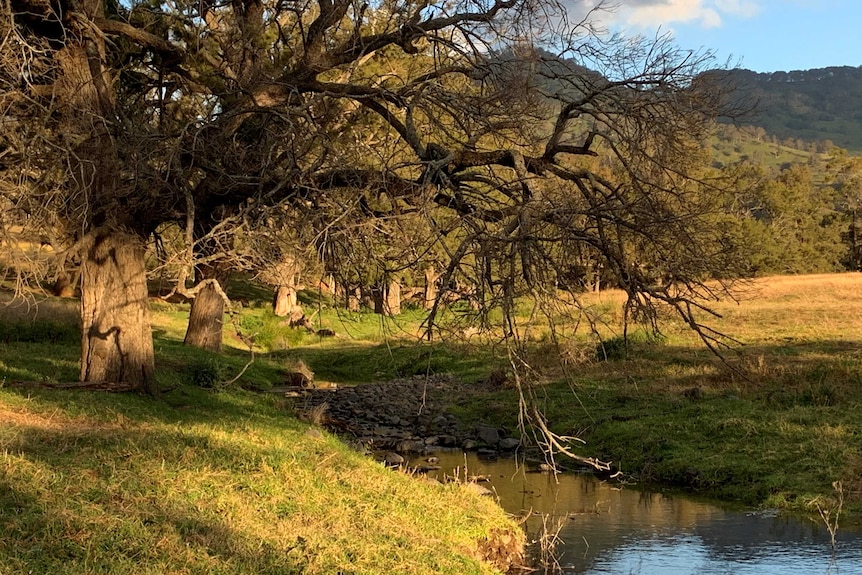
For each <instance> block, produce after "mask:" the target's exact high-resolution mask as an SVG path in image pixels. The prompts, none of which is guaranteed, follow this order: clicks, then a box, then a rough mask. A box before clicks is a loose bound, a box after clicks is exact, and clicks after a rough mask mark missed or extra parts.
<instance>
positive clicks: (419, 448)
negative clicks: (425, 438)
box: [395, 439, 425, 453]
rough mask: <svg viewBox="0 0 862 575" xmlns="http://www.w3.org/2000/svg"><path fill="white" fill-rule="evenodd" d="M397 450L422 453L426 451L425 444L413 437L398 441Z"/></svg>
mask: <svg viewBox="0 0 862 575" xmlns="http://www.w3.org/2000/svg"><path fill="white" fill-rule="evenodd" d="M395 451H397V452H398V453H422V452H424V451H425V444H424V443H421V442H419V441H413V440H412V439H405V440H404V441H399V442H398V444H397V445H396V446H395Z"/></svg>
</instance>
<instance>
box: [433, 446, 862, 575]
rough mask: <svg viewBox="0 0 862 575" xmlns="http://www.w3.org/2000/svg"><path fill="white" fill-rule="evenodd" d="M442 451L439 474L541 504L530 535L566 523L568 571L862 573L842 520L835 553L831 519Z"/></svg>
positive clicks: (534, 506)
mask: <svg viewBox="0 0 862 575" xmlns="http://www.w3.org/2000/svg"><path fill="white" fill-rule="evenodd" d="M436 455H437V457H439V458H440V462H439V465H440V470H439V471H436V472H430V474H431V475H432V476H433V474H434V473H436V474H437V476H438V478H440V479H443V478H444V476H450V477H452V476H454V475H458V476H460V477H462V478H463V477H464V476H465V475H467V476H484V477H487V478H488V479H489V481H488V482H487V483H482V485H483V486H485V487H487V488H488V489H491V490H492V491H494V492H495V493H496V495H497V497H498V498H499V501H500V504H501V505H502V506H503V508H504V509H506V511H508V512H510V513H513V514H518V515H523V514H524V513H525V512H527V511H532V515H531V517H530V518H529V519H528V520H527V522H526V524H525V527H526V530H527V534H528V536H529V537H531V538H533V539H535V538H536V537H538V535H539V534H541V533H542V531H543V527H546V528H547V531H549V532H555V531H556V530H557V528H558V527H559V534H558V536H559V539H560V540H561V542H560V543H559V544H558V545H557V546H556V549H555V556H556V557H557V558H558V561H559V564H560V567H561V569H562V570H561V572H562V573H565V574H578V575H581V574H584V575H586V574H589V575H593V574H599V573H613V574H621V575H653V574H656V575H658V574H661V575H677V574H680V575H681V574H707V575H719V574H720V575H731V574H732V575H749V574H751V575H754V574H757V575H785V574H792V575H808V574H827V573H828V574H834V575H862V531H859V530H856V531H853V530H848V529H846V528H844V527H842V526H840V522H839V529H838V532H837V535H836V546H835V552H834V553H833V551H832V548H831V545H830V535H829V532H828V530H827V529H826V527H825V525H824V524H823V523H822V522H821V523H818V522H815V521H813V520H806V519H798V518H794V517H788V516H785V515H780V514H777V513H774V512H764V511H752V510H746V509H743V508H738V507H736V508H735V507H731V506H725V505H721V504H717V503H715V502H710V501H705V500H701V499H696V498H693V497H690V496H686V495H684V494H678V493H668V492H651V491H647V490H641V489H637V488H633V487H625V488H620V487H619V486H616V485H613V484H610V483H606V482H603V481H600V480H598V479H597V478H595V477H594V476H592V475H590V474H579V473H565V474H560V475H558V476H557V477H556V478H555V477H554V476H553V475H551V474H547V473H530V472H525V470H524V466H523V465H519V464H517V463H516V461H515V460H513V459H500V460H497V461H484V460H480V459H479V458H478V457H477V456H476V455H475V454H472V453H468V454H464V453H462V452H443V453H438V454H436ZM465 469H466V473H465Z"/></svg>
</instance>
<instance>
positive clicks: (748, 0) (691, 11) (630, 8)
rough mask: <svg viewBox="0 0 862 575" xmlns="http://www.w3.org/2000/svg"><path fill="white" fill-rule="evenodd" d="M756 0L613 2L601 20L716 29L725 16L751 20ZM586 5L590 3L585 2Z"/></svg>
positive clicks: (756, 8)
mask: <svg viewBox="0 0 862 575" xmlns="http://www.w3.org/2000/svg"><path fill="white" fill-rule="evenodd" d="M759 2H760V0H616V2H614V3H615V4H616V7H617V8H616V9H615V10H613V12H611V13H610V14H607V15H606V17H605V18H603V19H604V20H606V22H607V24H610V25H612V26H613V25H623V26H626V27H632V28H641V29H655V28H657V27H659V26H661V27H662V28H665V29H672V28H673V25H674V24H689V25H691V24H693V25H696V26H700V27H701V28H716V27H719V26H721V25H722V24H723V19H724V17H726V16H733V17H737V18H751V17H753V16H755V15H756V14H757V13H758V12H759V11H760V6H759ZM585 4H586V5H587V6H589V5H590V4H593V2H590V1H589V0H587V2H585Z"/></svg>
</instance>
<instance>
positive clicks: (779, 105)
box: [728, 66, 862, 153]
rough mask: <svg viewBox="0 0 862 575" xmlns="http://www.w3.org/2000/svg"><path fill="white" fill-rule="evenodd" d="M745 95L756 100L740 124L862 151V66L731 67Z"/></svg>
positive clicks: (777, 134) (733, 75)
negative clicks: (778, 69) (785, 69)
mask: <svg viewBox="0 0 862 575" xmlns="http://www.w3.org/2000/svg"><path fill="white" fill-rule="evenodd" d="M728 78H729V81H731V82H735V83H736V84H737V85H738V86H739V88H740V90H741V92H742V94H744V96H745V97H753V98H755V99H756V100H757V101H758V109H757V111H756V113H754V114H752V115H751V116H750V117H748V118H746V119H745V120H744V121H743V122H742V123H743V124H747V125H751V126H760V127H762V128H764V129H765V130H766V132H767V133H769V134H770V135H774V136H777V137H778V138H781V139H783V140H788V139H799V140H805V141H809V142H823V141H826V140H829V141H831V142H833V143H834V144H836V145H838V146H840V147H842V148H846V149H847V150H849V151H851V152H856V153H859V152H862V66H860V67H858V68H853V67H850V66H843V67H830V68H820V69H814V70H795V71H791V72H772V73H757V72H752V71H750V70H742V69H738V70H733V71H731V72H730V75H729V77H728Z"/></svg>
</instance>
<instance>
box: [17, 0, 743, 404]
mask: <svg viewBox="0 0 862 575" xmlns="http://www.w3.org/2000/svg"><path fill="white" fill-rule="evenodd" d="M568 15H569V12H567V10H566V9H565V8H564V7H563V6H562V5H557V4H555V3H554V2H553V1H552V0H546V1H544V2H540V3H535V2H524V1H523V0H488V1H487V2H474V1H456V2H440V3H436V2H431V3H429V2H427V1H422V2H412V1H408V2H388V1H386V2H380V3H375V4H373V5H369V4H362V3H357V2H351V1H349V0H317V1H316V2H312V1H308V2H287V3H285V2H269V1H266V0H233V1H231V2H225V3H215V2H209V1H204V2H191V3H184V2H180V3H179V4H177V3H160V2H158V1H157V0H150V1H147V2H136V3H132V4H115V3H112V2H105V1H104V0H83V1H79V0H12V2H11V3H7V4H5V5H4V7H3V8H2V30H0V32H2V34H3V38H5V40H4V42H5V45H4V46H3V51H2V69H0V82H2V90H3V92H2V104H0V105H2V110H3V111H2V118H3V119H4V120H3V121H4V124H5V125H6V127H7V128H8V129H7V132H8V134H7V136H5V139H4V141H3V146H4V147H5V148H4V151H3V154H4V157H5V159H2V160H0V162H3V163H2V165H0V170H2V181H3V186H4V187H3V192H4V196H5V200H6V207H7V213H8V214H17V215H16V216H15V217H14V218H13V219H14V220H15V222H16V223H25V224H28V225H29V224H36V223H41V224H48V225H51V226H52V227H53V228H54V229H60V230H61V231H62V234H63V235H64V237H65V238H66V239H67V242H66V244H67V245H68V249H69V250H73V251H74V250H77V253H79V254H80V257H81V261H82V266H83V269H84V273H83V274H82V292H83V298H82V301H83V304H82V310H83V323H84V332H83V337H82V342H83V344H82V368H81V377H82V379H83V380H87V381H121V382H127V383H130V384H133V385H136V386H139V387H141V388H143V389H152V373H153V353H152V341H151V336H150V333H149V319H148V311H147V292H146V284H145V271H146V270H145V267H144V258H143V254H144V246H145V243H146V241H147V239H148V238H149V237H150V235H151V233H152V232H153V231H154V230H155V229H157V228H158V226H160V225H162V224H164V223H165V222H177V223H179V224H180V225H181V226H184V227H185V229H186V231H187V239H188V241H189V242H190V245H191V246H192V250H193V252H194V253H197V254H200V255H202V257H203V260H202V261H201V262H199V263H200V264H201V265H199V266H198V274H197V275H198V279H199V280H204V281H205V280H218V279H219V278H218V273H219V268H218V266H217V265H214V262H217V261H218V259H219V257H220V255H221V253H220V252H221V251H224V250H225V249H227V251H230V250H229V246H230V244H229V241H225V239H224V238H225V237H228V238H229V236H230V228H231V222H236V221H243V218H244V217H245V214H247V213H249V212H250V211H252V210H259V209H263V208H266V207H269V206H275V205H278V204H283V203H287V204H289V205H290V206H291V207H292V208H293V209H297V210H304V213H306V214H308V215H309V216H310V217H316V218H318V219H319V220H320V222H321V228H320V229H321V230H329V229H335V228H336V227H337V224H338V222H339V221H342V220H343V219H344V217H345V214H348V213H350V214H359V215H362V216H364V217H366V218H369V219H373V218H383V219H386V218H397V217H399V216H401V215H403V214H405V213H406V214H411V217H415V216H416V214H417V213H419V214H424V215H425V216H426V217H427V218H428V219H429V225H428V228H429V229H433V230H437V231H438V232H439V233H441V234H446V235H447V236H448V238H449V239H448V240H447V244H446V246H444V248H443V249H442V251H443V252H447V251H448V257H449V261H448V264H447V265H448V268H447V269H446V270H445V272H444V283H447V284H448V283H449V282H451V281H452V280H453V279H454V276H455V275H457V274H459V273H465V275H466V276H469V277H470V278H472V279H473V281H476V283H477V285H476V293H477V298H478V299H479V300H481V301H482V302H483V303H485V304H486V305H494V304H499V305H502V306H503V307H504V308H505V307H506V306H510V305H511V302H512V301H513V299H514V298H515V297H517V296H519V295H520V294H523V293H528V294H531V295H532V296H533V297H540V296H541V295H542V294H546V293H550V292H549V290H551V288H552V287H558V286H559V285H560V282H561V278H564V277H565V272H566V269H567V265H568V264H567V260H568V259H570V254H573V253H579V254H585V256H584V257H587V256H588V257H589V258H592V259H591V261H593V260H596V261H599V260H600V261H601V262H602V265H604V266H606V267H607V269H609V270H611V271H612V273H613V276H614V277H615V278H616V281H617V282H618V284H619V285H620V286H622V287H623V288H625V289H626V290H627V291H628V293H629V295H630V298H631V300H632V302H633V303H632V306H633V308H637V309H639V310H642V311H643V310H645V311H647V312H649V310H651V309H652V305H653V302H655V301H660V302H664V303H666V304H668V305H670V306H672V307H673V308H674V309H675V310H676V311H677V312H678V313H680V314H682V315H683V317H684V318H685V319H686V321H688V322H689V323H690V324H691V325H692V327H694V328H695V329H698V330H699V331H701V333H702V334H704V335H706V336H708V335H709V332H705V331H703V329H702V328H701V324H700V322H699V321H698V320H697V318H696V317H695V311H694V310H696V309H697V306H698V305H700V304H698V303H697V302H696V300H697V299H698V298H699V297H701V296H703V295H705V294H706V295H709V294H710V293H711V292H708V291H704V290H705V284H704V283H703V280H705V279H706V278H708V277H710V276H711V275H713V274H714V272H716V271H719V270H720V271H723V272H726V271H727V269H728V259H727V255H728V254H729V250H728V246H727V245H726V244H725V243H723V238H722V237H721V236H720V233H719V232H718V231H715V230H712V229H711V228H709V227H708V223H709V220H708V218H706V217H705V215H706V214H707V213H708V212H709V211H710V210H711V209H712V208H713V206H712V205H711V203H710V190H711V189H714V188H716V187H719V186H721V185H722V183H721V182H720V181H719V180H718V179H715V178H712V177H711V175H710V174H709V173H708V172H706V171H705V170H704V169H702V165H701V163H700V162H699V161H698V160H699V151H700V148H699V144H700V138H701V137H702V136H703V135H704V134H705V130H706V129H707V127H708V126H709V124H710V122H711V121H712V119H713V118H715V117H716V116H717V115H721V114H723V115H727V114H729V113H732V111H729V110H727V108H726V100H725V99H724V97H723V94H724V90H723V89H722V87H721V85H720V84H719V83H718V82H717V80H718V78H717V77H716V75H715V74H711V75H702V74H701V73H702V72H703V71H704V70H705V69H706V67H708V66H709V65H711V58H710V57H709V54H698V53H690V52H685V51H680V50H678V49H677V48H675V47H674V46H673V45H672V44H671V43H670V42H669V40H668V39H667V38H656V39H626V38H616V37H615V38H607V37H600V36H598V35H597V34H596V32H595V30H594V29H593V28H592V27H591V26H590V24H589V22H590V21H589V18H588V17H587V18H585V19H584V20H582V21H579V22H574V23H572V22H569V20H568ZM542 45H543V46H545V47H548V48H551V47H553V49H554V50H555V53H554V54H553V55H552V54H550V53H548V52H545V51H544V50H541V49H539V48H537V47H538V46H542ZM566 58H568V59H566ZM10 217H11V216H10ZM225 246H228V248H225ZM69 253H71V251H70V252H69ZM465 266H471V267H472V270H474V271H471V272H470V273H469V274H467V273H466V272H464V270H465ZM203 294H207V291H206V290H203V289H202V290H200V291H199V292H198V296H197V298H201V297H202V296H203ZM208 295H213V294H208ZM216 295H217V294H216ZM195 307H199V308H201V309H203V310H204V312H203V315H207V316H209V317H210V318H216V317H217V316H219V314H221V308H220V307H219V306H218V305H206V306H204V305H202V303H201V301H200V300H197V299H196V302H195ZM433 317H434V314H433V312H432V323H433ZM506 317H507V318H509V319H511V316H508V315H507V316H506ZM217 320H220V316H219V317H217ZM207 321H208V320H207ZM207 321H202V322H201V325H206V324H207ZM509 328H511V326H509ZM509 331H511V332H512V333H515V332H516V330H512V329H510V330H509ZM707 340H709V337H707Z"/></svg>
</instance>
